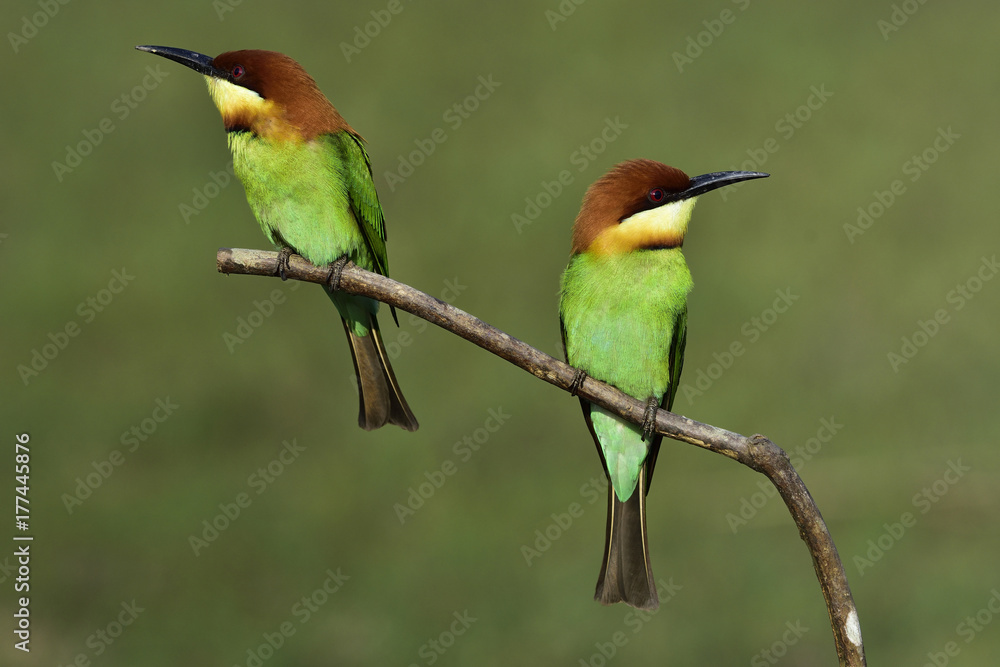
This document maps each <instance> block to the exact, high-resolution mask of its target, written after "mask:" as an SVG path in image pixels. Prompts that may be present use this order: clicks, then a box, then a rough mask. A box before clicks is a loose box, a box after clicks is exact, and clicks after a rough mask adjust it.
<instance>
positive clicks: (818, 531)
mask: <svg viewBox="0 0 1000 667" xmlns="http://www.w3.org/2000/svg"><path fill="white" fill-rule="evenodd" d="M216 263H217V265H218V269H219V272H220V273H226V274H229V273H240V274H247V275H257V276H276V274H277V269H278V253H277V252H268V251H263V250H244V249H239V248H222V249H220V250H219V252H218V255H217V257H216ZM331 273H332V272H331V270H330V267H317V266H314V265H312V264H310V263H309V262H307V261H306V260H305V259H303V258H302V257H300V256H298V255H292V256H291V258H290V261H289V268H288V271H287V276H288V277H289V278H291V279H293V280H301V281H305V282H312V283H319V284H327V282H328V280H329V279H330V277H331ZM333 278H334V281H335V282H337V283H338V284H337V285H336V287H337V288H339V289H341V290H343V291H345V292H349V293H351V294H360V295H363V296H367V297H370V298H372V299H377V300H378V301H382V302H384V303H387V304H389V305H391V306H394V307H396V308H399V309H400V310H405V311H407V312H409V313H413V314H414V315H416V316H418V317H421V318H423V319H425V320H427V321H428V322H431V323H432V324H436V325H438V326H439V327H441V328H443V329H447V330H448V331H451V332H452V333H454V334H456V335H458V336H461V337H462V338H464V339H466V340H468V341H470V342H472V343H475V344H476V345H478V346H479V347H481V348H483V349H485V350H488V351H489V352H492V353H493V354H495V355H497V356H498V357H501V358H503V359H506V360H507V361H509V362H510V363H512V364H514V365H515V366H518V367H520V368H523V369H524V370H526V371H528V372H529V373H531V374H532V375H534V376H535V377H537V378H541V379H542V380H545V381H546V382H548V383H550V384H554V385H555V386H557V387H559V388H560V389H563V390H565V391H571V385H572V383H573V380H574V378H575V377H576V375H577V371H576V369H574V368H573V367H572V366H569V365H568V364H565V363H563V362H561V361H559V360H558V359H554V358H553V357H550V356H549V355H547V354H545V353H543V352H541V351H539V350H536V349H535V348H533V347H531V346H530V345H528V344H527V343H524V342H522V341H520V340H518V339H516V338H513V337H512V336H509V335H507V334H506V333H504V332H503V331H500V330H499V329H497V328H496V327H493V326H491V325H489V324H487V323H485V322H483V321H482V320H480V319H478V318H476V317H473V316H472V315H470V314H468V313H466V312H465V311H462V310H459V309H458V308H455V307H454V306H451V305H449V304H447V303H445V302H444V301H441V300H440V299H435V298H434V297H432V296H428V295H427V294H424V293H423V292H420V291H419V290H416V289H414V288H412V287H410V286H408V285H404V284H402V283H399V282H396V281H395V280H392V279H390V278H387V277H385V276H381V275H378V274H376V273H371V272H369V271H365V270H364V269H361V268H358V267H357V266H355V265H354V264H350V263H349V264H347V265H346V266H345V267H344V268H343V270H342V271H340V272H339V275H334V276H333ZM576 393H577V395H579V396H582V397H583V398H585V399H587V400H588V401H590V402H592V403H596V404H598V405H600V406H601V407H603V408H604V409H606V410H609V411H611V412H613V413H615V414H617V415H619V416H621V417H622V418H623V419H626V420H628V421H630V422H632V423H633V424H636V425H641V424H642V421H643V416H644V413H645V410H646V403H645V402H644V401H640V400H637V399H635V398H632V397H631V396H628V395H627V394H624V393H622V392H621V391H619V390H618V389H615V388H614V387H612V386H611V385H608V384H605V383H603V382H599V381H597V380H594V379H593V378H591V377H586V378H585V379H584V381H583V382H582V384H580V385H579V387H578V388H577V392H576ZM656 431H657V433H661V434H663V435H665V436H667V437H669V438H673V439H674V440H680V441H681V442H686V443H688V444H692V445H696V446H698V447H702V448H704V449H708V450H710V451H713V452H716V453H718V454H723V455H725V456H727V457H729V458H731V459H734V460H736V461H738V462H740V463H742V464H743V465H745V466H748V467H750V468H752V469H754V470H756V471H757V472H759V473H761V474H763V475H765V476H766V477H767V478H768V479H769V480H770V481H771V483H772V484H774V486H775V488H777V490H778V493H779V494H780V495H781V498H782V500H784V501H785V505H787V506H788V511H789V512H790V513H791V515H792V519H793V520H794V521H795V525H796V526H798V528H799V536H800V537H801V538H802V539H803V540H804V541H805V543H806V546H807V547H808V548H809V553H810V555H811V556H812V560H813V566H814V567H815V569H816V577H817V578H818V579H819V582H820V587H821V588H822V591H823V597H824V599H825V600H826V606H827V611H828V612H829V614H830V624H831V626H832V628H833V636H834V641H835V643H836V647H837V655H838V657H839V659H840V664H841V665H842V666H843V667H861V666H863V665H865V653H864V646H863V644H862V640H861V625H860V623H859V622H858V612H857V608H856V607H855V605H854V599H853V597H852V596H851V589H850V586H849V585H848V583H847V575H846V573H845V572H844V566H843V564H842V563H841V561H840V555H839V554H838V553H837V547H836V545H835V544H834V542H833V539H832V538H831V537H830V531H829V530H828V529H827V527H826V523H825V522H824V521H823V517H822V515H820V512H819V509H818V508H817V507H816V503H815V501H813V499H812V496H811V495H810V494H809V490H808V489H807V488H806V485H805V484H804V483H803V482H802V479H801V478H800V477H799V475H798V473H797V472H796V471H795V468H794V467H792V464H791V462H790V461H789V460H788V456H787V455H786V454H785V452H784V451H783V450H782V449H781V448H780V447H778V446H777V445H775V444H774V443H773V442H771V441H770V440H768V439H767V438H765V437H764V436H762V435H754V436H752V437H749V438H748V437H746V436H743V435H740V434H738V433H733V432H732V431H727V430H725V429H721V428H717V427H715V426H711V425H710V424H703V423H701V422H697V421H694V420H692V419H688V418H687V417H682V416H680V415H677V414H674V413H672V412H668V411H666V410H659V411H658V412H657V414H656Z"/></svg>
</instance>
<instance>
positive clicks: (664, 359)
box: [559, 160, 767, 609]
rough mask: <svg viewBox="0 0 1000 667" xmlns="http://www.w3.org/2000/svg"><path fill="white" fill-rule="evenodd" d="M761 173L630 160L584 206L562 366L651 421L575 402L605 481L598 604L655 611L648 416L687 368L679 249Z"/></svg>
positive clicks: (566, 302) (564, 311)
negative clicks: (705, 210)
mask: <svg viewBox="0 0 1000 667" xmlns="http://www.w3.org/2000/svg"><path fill="white" fill-rule="evenodd" d="M765 176H767V174H763V173H760V172H752V171H729V172H717V173H712V174H705V175H703V176H696V177H695V178H688V176H687V175H686V174H684V172H682V171H681V170H679V169H675V168H673V167H668V166H666V165H664V164H661V163H659V162H654V161H653V160H629V161H627V162H623V163H621V164H619V165H616V166H615V167H614V168H613V169H611V171H609V172H608V173H607V174H605V175H604V176H603V177H601V178H600V179H599V180H598V181H597V182H595V183H594V184H593V185H591V186H590V188H589V189H588V190H587V193H586V195H585V196H584V198H583V205H582V207H581V208H580V213H579V215H578V216H577V218H576V222H575V224H574V225H573V247H572V251H571V257H570V260H569V265H568V266H567V267H566V271H565V272H564V273H563V276H562V289H561V298H560V304H559V315H560V321H561V325H562V333H563V344H564V347H565V349H566V361H567V363H569V364H570V365H572V366H575V367H576V368H578V369H579V370H581V371H583V372H584V373H586V374H587V375H589V376H591V377H593V378H595V379H597V380H601V381H603V382H607V383H609V384H611V385H614V386H615V387H617V388H618V389H620V390H622V391H624V392H625V393H627V394H629V395H630V396H633V397H635V398H638V399H640V400H645V401H646V402H647V409H646V420H645V424H644V425H643V426H642V427H637V426H634V425H633V424H631V423H629V422H626V421H625V420H623V419H621V418H620V417H618V416H616V415H613V414H611V413H610V412H608V411H606V410H604V409H603V408H601V407H599V406H597V405H593V404H591V403H590V402H588V401H586V400H583V399H581V401H580V402H581V404H582V406H583V415H584V418H585V419H586V421H587V427H588V428H589V429H590V434H591V435H592V436H593V438H594V443H595V444H596V445H597V451H598V454H600V456H601V462H602V463H603V465H604V472H605V474H606V475H607V477H608V481H609V485H608V522H607V528H606V533H605V546H604V563H603V565H602V566H601V574H600V576H599V577H598V580H597V590H596V592H595V594H594V599H596V600H598V601H600V602H601V603H602V604H613V603H615V602H624V603H626V604H628V605H631V606H633V607H636V608H638V609H656V608H657V607H658V606H659V597H658V596H657V593H656V582H655V581H654V579H653V571H652V568H651V567H650V563H649V547H648V541H647V539H646V494H647V493H648V491H649V483H650V480H651V479H652V477H653V465H654V464H655V463H656V455H657V452H658V450H659V448H660V440H661V437H662V436H659V435H655V433H654V431H653V416H654V415H655V410H656V408H657V407H662V408H665V409H667V410H669V409H670V407H671V405H672V404H673V400H674V396H675V395H676V393H677V386H678V382H679V381H680V376H681V367H682V365H683V362H684V344H685V340H686V333H687V298H688V292H689V291H690V290H691V287H692V282H691V273H690V272H689V271H688V267H687V263H686V262H685V261H684V254H683V253H682V252H681V245H682V244H683V243H684V235H685V233H686V232H687V228H688V222H689V221H690V219H691V211H692V209H693V208H694V204H695V199H696V197H698V195H701V194H704V193H706V192H709V191H710V190H714V189H716V188H720V187H723V186H725V185H729V184H732V183H738V182H740V181H745V180H748V179H752V178H762V177H765ZM580 377H581V378H582V376H580Z"/></svg>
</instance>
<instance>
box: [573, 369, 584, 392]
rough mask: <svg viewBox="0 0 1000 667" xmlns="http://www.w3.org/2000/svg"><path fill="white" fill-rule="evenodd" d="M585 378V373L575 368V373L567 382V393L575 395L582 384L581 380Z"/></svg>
mask: <svg viewBox="0 0 1000 667" xmlns="http://www.w3.org/2000/svg"><path fill="white" fill-rule="evenodd" d="M586 379H587V374H586V373H584V372H583V371H581V370H580V369H579V368H577V369H576V375H574V376H573V381H572V382H570V383H569V395H570V396H576V395H577V392H579V391H580V387H582V386H583V381H584V380H586Z"/></svg>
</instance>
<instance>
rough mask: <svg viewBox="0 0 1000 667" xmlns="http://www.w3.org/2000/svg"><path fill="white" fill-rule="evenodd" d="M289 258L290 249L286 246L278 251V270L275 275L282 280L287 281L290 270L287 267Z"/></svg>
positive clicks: (290, 254)
mask: <svg viewBox="0 0 1000 667" xmlns="http://www.w3.org/2000/svg"><path fill="white" fill-rule="evenodd" d="M291 256H292V249H291V248H289V247H287V246H286V247H284V248H282V249H281V250H279V251H278V270H277V272H276V273H277V274H278V275H279V276H281V279H282V280H288V272H289V271H290V270H291V268H290V267H289V266H288V258H289V257H291Z"/></svg>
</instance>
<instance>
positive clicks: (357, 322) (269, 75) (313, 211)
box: [136, 46, 418, 431]
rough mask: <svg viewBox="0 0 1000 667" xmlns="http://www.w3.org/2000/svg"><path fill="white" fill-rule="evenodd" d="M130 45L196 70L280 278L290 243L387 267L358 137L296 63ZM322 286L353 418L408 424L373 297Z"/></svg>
mask: <svg viewBox="0 0 1000 667" xmlns="http://www.w3.org/2000/svg"><path fill="white" fill-rule="evenodd" d="M136 48H137V49H139V50H140V51H147V52H149V53H153V54H156V55H158V56H163V57H164V58H169V59H170V60H174V61H176V62H179V63H181V64H182V65H186V66H187V67H190V68H191V69H193V70H194V71H196V72H199V73H201V74H203V75H204V76H205V79H206V80H207V81H208V91H209V93H210V94H211V96H212V101H213V102H215V106H216V107H218V109H219V112H220V113H221V114H222V121H223V124H224V125H225V128H226V133H227V135H228V137H229V148H230V150H231V151H232V153H233V168H234V171H235V172H236V175H237V176H239V178H240V180H241V181H242V182H243V187H244V189H245V190H246V195H247V201H248V202H249V204H250V208H251V209H252V210H253V213H254V215H255V216H256V217H257V221H258V222H259V223H260V226H261V229H263V230H264V234H265V235H266V236H267V238H268V240H270V241H271V242H272V243H273V244H274V245H275V246H277V247H278V248H280V249H281V255H280V259H279V272H280V273H281V276H282V278H284V277H285V270H286V269H287V267H288V257H289V255H291V254H292V253H293V252H294V253H297V254H299V255H301V256H302V257H305V258H306V259H307V260H309V261H310V262H312V263H313V264H316V265H318V266H324V265H327V264H332V263H335V262H337V261H338V260H340V261H346V260H348V259H349V260H350V261H352V262H354V263H355V264H357V265H358V266H360V267H362V268H364V269H367V270H369V271H375V272H377V273H380V274H382V275H388V262H387V259H386V250H385V222H384V220H383V218H382V207H381V205H380V204H379V201H378V194H377V193H376V192H375V183H374V182H373V180H372V168H371V163H370V161H369V159H368V154H367V153H366V152H365V149H364V145H363V139H362V138H361V135H359V134H358V133H357V132H355V131H354V129H353V128H352V127H351V126H350V125H348V124H347V121H345V120H344V118H343V117H342V116H341V115H340V113H338V112H337V110H336V109H335V108H334V106H333V105H332V104H331V103H330V101H329V100H328V99H327V98H326V97H325V96H324V95H323V93H322V92H320V90H319V88H318V87H317V86H316V82H315V81H313V79H312V77H310V76H309V75H308V74H307V73H306V71H305V70H304V69H303V68H302V66H301V65H299V64H298V63H297V62H295V61H294V60H292V59H291V58H289V57H288V56H286V55H284V54H281V53H276V52H274V51H260V50H249V51H229V52H226V53H223V54H221V55H219V56H216V57H215V58H212V57H211V56H206V55H202V54H200V53H196V52H194V51H188V50H186V49H177V48H172V47H164V46H137V47H136ZM340 266H341V267H342V264H340ZM327 294H328V295H329V297H330V299H331V300H332V301H333V303H334V305H335V306H336V307H337V310H338V311H340V316H341V318H342V319H343V321H344V329H345V330H346V331H347V338H348V341H349V342H350V347H351V355H352V357H353V359H354V370H355V372H356V373H357V378H358V393H359V395H360V403H361V407H360V414H359V415H358V423H359V425H360V426H361V428H363V429H366V430H371V429H376V428H379V427H381V426H384V425H385V424H386V423H390V424H395V425H397V426H400V427H402V428H404V429H406V430H408V431H415V430H416V429H417V426H418V425H417V420H416V418H415V417H414V416H413V413H412V412H411V411H410V408H409V406H408V405H407V404H406V399H404V398H403V393H402V391H400V388H399V384H398V382H397V381H396V376H395V375H394V374H393V372H392V366H390V364H389V357H388V355H387V354H386V351H385V346H384V345H383V343H382V335H381V333H380V332H379V327H378V320H377V319H376V313H377V311H378V302H377V301H374V300H372V299H368V298H366V297H361V296H352V295H349V294H345V293H343V292H339V291H333V290H330V289H329V288H327ZM393 318H395V312H394V311H393Z"/></svg>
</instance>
